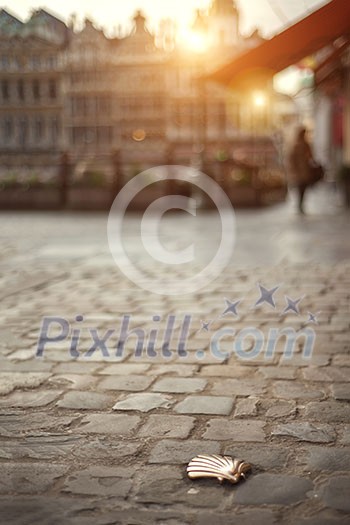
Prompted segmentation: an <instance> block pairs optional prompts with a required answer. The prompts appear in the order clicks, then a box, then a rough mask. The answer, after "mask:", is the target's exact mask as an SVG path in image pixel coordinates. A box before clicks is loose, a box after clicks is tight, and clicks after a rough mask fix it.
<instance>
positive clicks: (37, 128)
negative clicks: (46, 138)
mask: <svg viewBox="0 0 350 525" xmlns="http://www.w3.org/2000/svg"><path fill="white" fill-rule="evenodd" d="M43 129H44V127H43V119H42V118H36V119H35V122H34V137H35V140H37V141H40V140H41V139H42V138H43Z"/></svg>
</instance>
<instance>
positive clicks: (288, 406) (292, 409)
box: [265, 399, 296, 419]
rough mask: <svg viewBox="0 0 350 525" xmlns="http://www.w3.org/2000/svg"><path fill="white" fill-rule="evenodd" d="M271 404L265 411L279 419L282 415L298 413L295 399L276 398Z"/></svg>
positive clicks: (267, 414) (268, 415)
mask: <svg viewBox="0 0 350 525" xmlns="http://www.w3.org/2000/svg"><path fill="white" fill-rule="evenodd" d="M269 404H270V406H269V408H268V409H267V410H266V413H265V416H266V417H269V418H275V419H278V418H282V417H288V416H294V415H295V414H296V402H295V401H283V400H282V401H279V400H277V399H276V400H274V401H273V402H272V403H269Z"/></svg>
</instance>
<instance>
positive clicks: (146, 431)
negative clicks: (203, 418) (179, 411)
mask: <svg viewBox="0 0 350 525" xmlns="http://www.w3.org/2000/svg"><path fill="white" fill-rule="evenodd" d="M194 423H195V418H193V417H189V416H174V415H168V414H162V415H156V414H153V415H151V416H149V418H148V421H147V422H146V423H145V424H144V425H143V427H142V428H141V429H140V431H139V436H141V437H155V438H159V439H163V438H182V439H184V438H186V437H188V435H189V434H190V432H191V430H192V429H193V427H194Z"/></svg>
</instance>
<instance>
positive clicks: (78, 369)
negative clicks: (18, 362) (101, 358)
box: [44, 361, 103, 375]
mask: <svg viewBox="0 0 350 525" xmlns="http://www.w3.org/2000/svg"><path fill="white" fill-rule="evenodd" d="M44 362H46V361H44ZM54 366H55V368H54V372H55V374H58V375H60V374H93V373H94V372H96V370H98V369H99V368H101V364H99V363H92V362H91V361H89V362H87V361H68V362H66V363H58V364H56V365H54ZM102 366H103V363H102Z"/></svg>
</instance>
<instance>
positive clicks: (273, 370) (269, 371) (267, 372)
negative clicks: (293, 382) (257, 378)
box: [259, 365, 296, 379]
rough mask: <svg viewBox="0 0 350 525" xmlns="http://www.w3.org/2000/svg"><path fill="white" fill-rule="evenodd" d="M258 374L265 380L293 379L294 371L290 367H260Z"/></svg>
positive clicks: (293, 368)
mask: <svg viewBox="0 0 350 525" xmlns="http://www.w3.org/2000/svg"><path fill="white" fill-rule="evenodd" d="M259 372H260V374H261V375H262V376H263V377H264V378H265V379H295V377H296V369H295V367H292V366H278V365H275V366H261V367H260V368H259Z"/></svg>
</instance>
